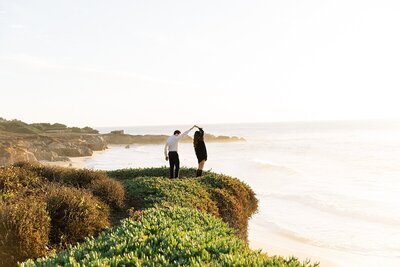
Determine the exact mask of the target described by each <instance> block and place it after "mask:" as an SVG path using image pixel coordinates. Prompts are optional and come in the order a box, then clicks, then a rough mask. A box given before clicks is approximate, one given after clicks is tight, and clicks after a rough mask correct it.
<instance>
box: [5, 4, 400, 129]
mask: <svg viewBox="0 0 400 267" xmlns="http://www.w3.org/2000/svg"><path fill="white" fill-rule="evenodd" d="M399 14H400V2H399V1H398V0H393V1H389V0H376V1H371V0H332V1H331V0H303V1H300V0H298V1H295V0H285V1H279V0H274V1H269V0H264V1H257V0H251V1H245V0H243V1H234V0H220V1H218V0H213V1H207V0H204V1H189V0H184V1H165V0H164V1H163V0H160V1H152V0H147V1H134V0H115V1H111V0H109V1H105V0H85V1H71V0H68V1H64V0H57V1H54V0H35V1H28V0H25V1H23V0H0V93H1V100H2V101H1V105H0V117H3V118H6V119H20V120H23V121H26V122H52V123H54V122H62V123H65V124H67V125H70V126H72V125H74V126H86V125H89V126H125V125H126V126H128V125H130V126H134V125H167V124H170V125H172V124H189V125H191V124H201V123H207V124H212V123H242V122H277V121H310V120H311V121H312V120H349V119H393V118H395V119H398V118H400V107H399V105H398V101H399V100H398V99H399V96H400V93H399V91H400V75H399V73H400V49H399V47H400V34H399V28H400V16H399Z"/></svg>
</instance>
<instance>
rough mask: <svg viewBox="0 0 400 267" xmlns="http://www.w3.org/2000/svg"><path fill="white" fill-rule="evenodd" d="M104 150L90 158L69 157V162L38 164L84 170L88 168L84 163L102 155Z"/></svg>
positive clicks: (44, 162) (43, 162) (94, 153)
mask: <svg viewBox="0 0 400 267" xmlns="http://www.w3.org/2000/svg"><path fill="white" fill-rule="evenodd" d="M105 151H106V150H103V151H94V152H93V155H92V156H87V157H70V158H69V159H70V160H69V161H40V163H42V164H44V165H47V166H59V167H65V168H75V169H84V168H88V167H87V165H86V164H85V161H86V160H88V159H90V158H92V157H93V156H96V155H99V154H101V153H104V152H105Z"/></svg>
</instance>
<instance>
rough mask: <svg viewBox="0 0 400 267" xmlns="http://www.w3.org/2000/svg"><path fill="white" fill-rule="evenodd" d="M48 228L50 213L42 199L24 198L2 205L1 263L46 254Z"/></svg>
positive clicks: (0, 225)
mask: <svg viewBox="0 0 400 267" xmlns="http://www.w3.org/2000/svg"><path fill="white" fill-rule="evenodd" d="M49 231H50V217H49V215H48V213H47V211H46V204H45V202H43V201H41V200H40V199H36V198H22V199H16V200H14V201H13V203H7V204H3V205H0V266H10V265H15V264H16V262H17V261H23V260H26V259H28V258H37V257H40V256H44V255H45V254H46V252H47V245H48V241H49Z"/></svg>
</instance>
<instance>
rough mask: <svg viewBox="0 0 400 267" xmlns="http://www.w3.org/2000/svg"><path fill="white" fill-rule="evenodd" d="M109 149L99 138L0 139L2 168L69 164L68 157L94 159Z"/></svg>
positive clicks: (68, 136)
mask: <svg viewBox="0 0 400 267" xmlns="http://www.w3.org/2000/svg"><path fill="white" fill-rule="evenodd" d="M106 148H107V142H106V141H105V140H104V138H103V137H102V136H100V135H91V134H67V135H66V134H53V135H52V134H48V135H2V136H0V165H9V164H13V163H15V162H18V161H29V162H34V161H38V160H46V161H68V160H69V158H68V157H83V156H91V155H92V154H93V151H100V150H104V149H106Z"/></svg>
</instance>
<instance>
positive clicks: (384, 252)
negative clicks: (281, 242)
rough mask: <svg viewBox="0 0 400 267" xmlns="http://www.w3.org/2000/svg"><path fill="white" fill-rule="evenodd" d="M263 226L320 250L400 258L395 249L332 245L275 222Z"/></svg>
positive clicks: (268, 222) (330, 242)
mask: <svg viewBox="0 0 400 267" xmlns="http://www.w3.org/2000/svg"><path fill="white" fill-rule="evenodd" d="M265 224H266V225H265ZM263 226H264V227H268V228H269V229H270V230H273V231H274V232H276V233H278V234H279V235H281V236H283V237H285V238H288V239H291V240H295V241H298V242H301V243H306V244H310V245H313V246H317V247H320V248H327V249H334V250H339V251H351V252H352V253H356V254H359V255H366V256H383V257H400V254H399V250H398V248H397V247H390V246H387V247H386V246H385V247H381V248H379V249H377V248H376V247H368V246H367V247H366V246H364V245H366V244H358V245H355V244H352V245H346V244H340V243H333V242H332V240H330V241H329V242H327V241H323V240H320V239H317V238H313V237H307V236H305V235H303V234H301V233H299V232H296V231H294V230H292V229H289V228H286V227H284V226H282V225H279V224H277V223H275V222H271V221H269V220H266V222H265V223H264V225H263Z"/></svg>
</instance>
